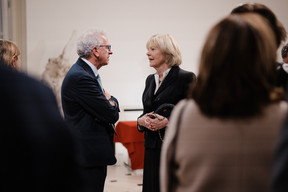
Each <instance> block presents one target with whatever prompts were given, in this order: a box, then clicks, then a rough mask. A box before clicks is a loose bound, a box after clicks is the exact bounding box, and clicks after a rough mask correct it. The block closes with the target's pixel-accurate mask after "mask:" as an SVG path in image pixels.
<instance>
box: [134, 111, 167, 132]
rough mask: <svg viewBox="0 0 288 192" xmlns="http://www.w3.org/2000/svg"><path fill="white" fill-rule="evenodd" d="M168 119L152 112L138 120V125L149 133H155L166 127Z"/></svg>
mask: <svg viewBox="0 0 288 192" xmlns="http://www.w3.org/2000/svg"><path fill="white" fill-rule="evenodd" d="M168 122H169V121H168V119H167V118H165V117H163V116H161V115H158V114H156V113H154V112H151V113H146V114H145V115H143V116H142V117H140V118H139V119H138V124H139V125H141V126H144V127H146V128H147V129H149V130H151V131H157V130H159V129H162V128H164V127H166V126H167V125H168Z"/></svg>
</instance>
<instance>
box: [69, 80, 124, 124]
mask: <svg viewBox="0 0 288 192" xmlns="http://www.w3.org/2000/svg"><path fill="white" fill-rule="evenodd" d="M76 86H77V87H76V89H75V90H77V91H75V94H77V95H76V96H75V97H76V98H77V99H78V102H79V104H80V105H81V106H82V107H83V108H84V109H85V110H86V111H87V112H89V113H90V114H91V115H92V116H94V117H95V118H97V119H99V120H101V121H103V122H107V123H116V122H117V120H118V119H119V113H118V112H119V108H118V106H119V104H118V101H117V99H116V98H115V97H112V99H113V101H115V102H116V103H117V106H112V105H111V104H110V102H109V101H108V100H107V99H106V97H105V96H104V94H103V93H102V90H101V87H100V86H99V84H98V83H97V80H96V79H93V78H91V77H89V76H84V77H82V78H80V79H78V82H77V83H76Z"/></svg>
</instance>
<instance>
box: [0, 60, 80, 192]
mask: <svg viewBox="0 0 288 192" xmlns="http://www.w3.org/2000/svg"><path fill="white" fill-rule="evenodd" d="M0 89H1V94H0V102H1V105H0V106H1V107H0V122H1V134H0V142H1V158H0V162H1V163H0V164H1V167H0V176H1V185H0V191H30V192H46V191H47V192H50V191H55V192H56V191H59V192H63V191H72V192H74V191H75V192H76V191H82V189H81V185H82V184H81V183H82V179H81V174H80V163H79V161H78V160H79V159H78V157H77V150H76V149H77V145H76V143H75V137H74V136H73V134H72V132H71V129H69V127H68V126H67V125H66V124H65V122H64V120H63V118H62V117H61V114H60V111H59V108H58V105H57V102H56V99H55V96H54V94H53V92H52V90H51V89H50V88H48V87H47V86H45V85H43V84H42V83H40V82H39V81H37V80H35V79H33V78H30V77H29V76H27V75H25V74H23V73H19V72H17V71H14V70H12V69H10V68H8V67H7V66H4V64H2V63H0Z"/></svg>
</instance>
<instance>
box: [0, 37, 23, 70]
mask: <svg viewBox="0 0 288 192" xmlns="http://www.w3.org/2000/svg"><path fill="white" fill-rule="evenodd" d="M19 55H20V50H19V48H18V46H17V45H16V44H15V43H14V42H12V41H8V40H4V39H0V60H1V61H3V62H4V63H6V64H7V65H10V66H13V65H12V59H13V57H15V59H16V60H17V59H19V58H18V57H19Z"/></svg>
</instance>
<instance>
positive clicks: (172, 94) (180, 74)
mask: <svg viewBox="0 0 288 192" xmlns="http://www.w3.org/2000/svg"><path fill="white" fill-rule="evenodd" d="M192 81H196V76H195V74H194V73H192V72H188V71H185V70H183V69H181V68H180V67H178V66H174V67H172V68H171V70H170V71H169V73H168V75H167V77H165V79H164V81H163V82H162V85H161V86H160V87H159V89H158V90H157V92H156V94H154V91H155V88H156V83H155V78H154V74H151V75H149V76H148V77H147V79H146V85H145V89H144V92H143V95H142V102H143V107H144V110H143V114H142V115H144V114H146V113H149V112H152V111H155V110H156V109H157V108H158V107H159V106H160V105H161V104H164V103H168V104H174V105H176V104H177V103H178V102H179V101H180V100H181V99H184V98H186V97H187V92H188V89H189V86H190V83H191V82H192ZM142 115H141V116H142ZM144 130H145V147H146V148H160V147H161V146H162V141H161V139H160V137H159V134H158V132H157V131H150V130H148V129H146V128H145V129H144ZM164 133H165V129H161V134H162V138H163V136H164Z"/></svg>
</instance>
